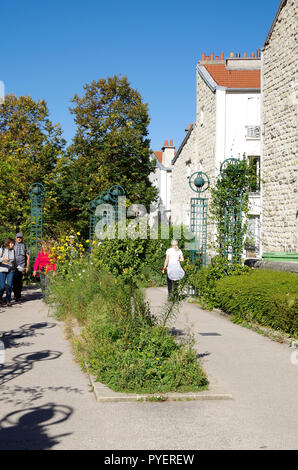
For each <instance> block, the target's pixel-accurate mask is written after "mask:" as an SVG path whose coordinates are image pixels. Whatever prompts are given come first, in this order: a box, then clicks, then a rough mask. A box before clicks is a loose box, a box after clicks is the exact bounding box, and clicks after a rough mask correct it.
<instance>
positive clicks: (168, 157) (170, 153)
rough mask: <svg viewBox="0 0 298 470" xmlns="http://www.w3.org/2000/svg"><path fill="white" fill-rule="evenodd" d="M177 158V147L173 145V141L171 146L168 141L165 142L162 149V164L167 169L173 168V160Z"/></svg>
mask: <svg viewBox="0 0 298 470" xmlns="http://www.w3.org/2000/svg"><path fill="white" fill-rule="evenodd" d="M174 157H175V147H174V145H173V140H172V139H171V140H170V145H169V143H168V141H167V140H165V143H164V146H163V148H162V160H161V163H162V164H163V165H164V166H166V167H167V168H169V167H171V166H172V163H171V162H172V160H173V158H174Z"/></svg>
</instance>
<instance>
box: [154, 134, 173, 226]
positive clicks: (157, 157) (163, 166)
mask: <svg viewBox="0 0 298 470" xmlns="http://www.w3.org/2000/svg"><path fill="white" fill-rule="evenodd" d="M174 157H175V147H174V145H173V141H172V140H170V144H169V143H168V141H167V140H165V142H164V145H163V147H162V149H161V151H159V150H158V151H153V152H152V153H151V158H152V159H153V160H154V161H155V162H156V168H155V172H154V173H151V174H150V176H149V179H150V181H151V182H152V184H153V186H154V187H155V188H157V189H158V193H159V198H158V201H157V204H156V205H155V207H156V210H155V212H154V213H153V214H152V217H153V220H157V217H158V212H159V213H160V216H161V221H162V222H163V223H170V222H171V190H172V187H171V185H172V163H171V162H172V160H173V158H174Z"/></svg>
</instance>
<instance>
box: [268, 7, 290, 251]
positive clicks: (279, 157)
mask: <svg viewBox="0 0 298 470" xmlns="http://www.w3.org/2000/svg"><path fill="white" fill-rule="evenodd" d="M284 3H285V4H284V6H283V8H282V9H281V11H280V13H279V16H278V18H277V21H276V23H275V25H274V27H273V29H272V32H271V36H270V37H269V38H268V41H267V42H266V44H265V47H264V51H263V57H262V61H263V66H262V107H263V109H262V111H263V112H262V121H263V122H262V143H263V145H262V179H263V204H262V205H263V213H262V228H261V239H262V244H263V252H270V251H298V236H297V215H298V212H297V211H298V178H297V176H298V175H297V164H298V155H297V91H298V76H297V63H298V61H297V59H298V45H297V1H296V0H288V1H286V2H284Z"/></svg>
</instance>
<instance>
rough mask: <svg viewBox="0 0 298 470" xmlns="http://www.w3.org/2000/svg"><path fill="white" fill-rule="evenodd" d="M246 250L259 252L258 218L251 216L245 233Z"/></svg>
mask: <svg viewBox="0 0 298 470" xmlns="http://www.w3.org/2000/svg"><path fill="white" fill-rule="evenodd" d="M245 247H246V249H251V250H252V251H254V250H255V251H256V253H259V252H260V216H259V215H251V216H249V217H248V220H247V232H246V239H245Z"/></svg>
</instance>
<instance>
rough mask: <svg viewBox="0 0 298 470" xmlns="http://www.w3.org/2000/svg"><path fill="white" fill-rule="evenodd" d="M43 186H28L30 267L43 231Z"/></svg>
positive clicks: (39, 244) (37, 184)
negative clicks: (29, 204) (29, 201)
mask: <svg viewBox="0 0 298 470" xmlns="http://www.w3.org/2000/svg"><path fill="white" fill-rule="evenodd" d="M45 194H46V191H45V188H44V186H43V185H42V184H41V183H34V184H32V185H31V186H30V189H29V197H30V199H31V221H30V267H32V265H33V263H34V260H35V258H36V256H37V253H38V251H39V249H40V247H41V243H42V231H43V206H44V200H45Z"/></svg>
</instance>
